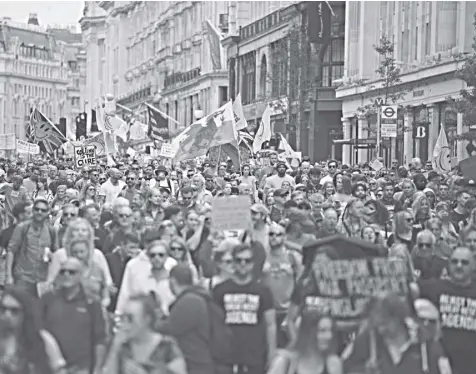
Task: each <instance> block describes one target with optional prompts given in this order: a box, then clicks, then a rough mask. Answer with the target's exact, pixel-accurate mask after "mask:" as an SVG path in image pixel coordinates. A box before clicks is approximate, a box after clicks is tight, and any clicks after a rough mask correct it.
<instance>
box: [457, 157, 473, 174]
mask: <svg viewBox="0 0 476 374" xmlns="http://www.w3.org/2000/svg"><path fill="white" fill-rule="evenodd" d="M459 167H460V168H461V172H462V173H463V175H464V177H465V178H468V179H472V180H476V156H473V157H470V158H466V159H464V160H461V161H460V162H459Z"/></svg>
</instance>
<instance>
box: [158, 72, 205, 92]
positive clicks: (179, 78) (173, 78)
mask: <svg viewBox="0 0 476 374" xmlns="http://www.w3.org/2000/svg"><path fill="white" fill-rule="evenodd" d="M200 71H201V70H200V68H195V69H192V70H189V71H186V72H184V73H174V74H171V75H167V76H166V77H165V80H164V90H168V89H170V88H174V87H175V86H177V85H181V84H184V83H186V82H188V81H191V80H193V79H195V78H198V77H199V76H200Z"/></svg>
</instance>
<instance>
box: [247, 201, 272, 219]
mask: <svg viewBox="0 0 476 374" xmlns="http://www.w3.org/2000/svg"><path fill="white" fill-rule="evenodd" d="M251 211H252V212H256V213H261V214H264V215H265V216H267V215H268V214H269V210H268V208H266V207H265V206H264V205H263V204H259V203H256V204H253V205H252V206H251Z"/></svg>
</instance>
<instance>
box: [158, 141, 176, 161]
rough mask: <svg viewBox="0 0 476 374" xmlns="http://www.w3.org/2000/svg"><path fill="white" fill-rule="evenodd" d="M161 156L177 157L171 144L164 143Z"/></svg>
mask: <svg viewBox="0 0 476 374" xmlns="http://www.w3.org/2000/svg"><path fill="white" fill-rule="evenodd" d="M159 156H161V157H166V158H173V157H174V156H175V152H174V150H173V148H172V145H171V144H170V143H162V147H161V148H160V154H159Z"/></svg>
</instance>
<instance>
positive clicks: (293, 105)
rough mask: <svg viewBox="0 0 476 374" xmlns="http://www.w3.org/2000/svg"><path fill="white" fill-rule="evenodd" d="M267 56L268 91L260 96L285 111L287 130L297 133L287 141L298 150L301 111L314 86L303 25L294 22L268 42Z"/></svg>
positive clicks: (312, 59)
mask: <svg viewBox="0 0 476 374" xmlns="http://www.w3.org/2000/svg"><path fill="white" fill-rule="evenodd" d="M270 57H271V58H270V64H269V66H270V71H268V72H267V81H268V82H269V83H270V84H271V93H270V94H269V95H267V96H268V97H265V98H263V99H264V100H265V101H268V102H271V101H272V102H273V104H272V105H273V106H274V109H276V110H280V111H281V112H282V113H283V114H284V115H285V117H286V120H285V122H286V124H287V129H286V133H288V134H290V133H295V134H296V141H295V144H292V143H294V141H293V140H294V139H292V138H291V141H290V143H291V145H292V146H294V148H295V149H296V150H298V149H299V147H300V142H301V139H300V135H301V129H303V128H305V127H306V126H307V121H306V117H305V115H304V113H305V111H306V109H307V108H308V106H309V105H308V104H309V95H310V94H311V92H312V90H313V89H315V87H316V86H315V84H316V82H315V80H314V79H312V78H313V77H312V64H313V63H315V59H316V58H317V57H316V56H315V54H314V53H313V52H312V50H311V47H310V44H309V40H308V37H307V29H306V26H305V25H302V24H301V25H299V24H293V25H292V26H291V27H290V28H289V29H288V30H287V31H286V33H285V35H284V37H283V38H282V39H280V40H279V41H277V42H275V43H273V44H272V45H271V52H270Z"/></svg>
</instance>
